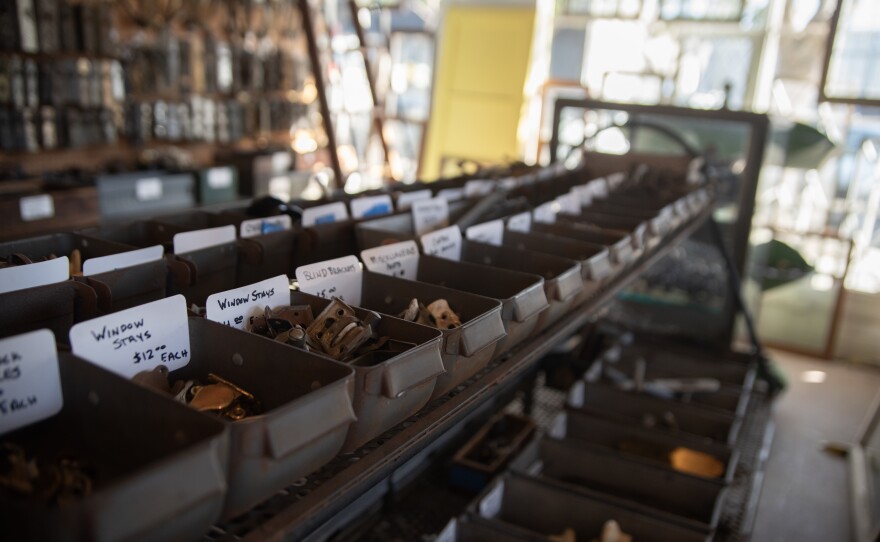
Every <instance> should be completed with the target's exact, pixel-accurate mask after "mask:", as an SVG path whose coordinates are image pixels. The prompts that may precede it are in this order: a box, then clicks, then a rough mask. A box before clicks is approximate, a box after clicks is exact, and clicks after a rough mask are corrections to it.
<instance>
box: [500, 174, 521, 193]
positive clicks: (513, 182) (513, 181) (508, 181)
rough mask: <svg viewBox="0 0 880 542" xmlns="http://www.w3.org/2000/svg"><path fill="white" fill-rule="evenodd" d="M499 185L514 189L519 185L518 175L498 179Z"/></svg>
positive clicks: (505, 188)
mask: <svg viewBox="0 0 880 542" xmlns="http://www.w3.org/2000/svg"><path fill="white" fill-rule="evenodd" d="M498 186H500V187H501V188H503V189H504V190H513V189H514V188H516V187H518V186H519V180H518V179H517V178H516V177H505V178H504V179H501V180H500V181H498Z"/></svg>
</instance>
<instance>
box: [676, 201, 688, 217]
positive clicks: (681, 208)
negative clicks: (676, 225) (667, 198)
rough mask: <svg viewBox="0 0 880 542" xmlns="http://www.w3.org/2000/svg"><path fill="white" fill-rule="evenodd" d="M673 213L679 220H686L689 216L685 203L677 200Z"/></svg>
mask: <svg viewBox="0 0 880 542" xmlns="http://www.w3.org/2000/svg"><path fill="white" fill-rule="evenodd" d="M674 205H675V212H676V214H678V216H680V217H681V218H685V219H686V218H688V217H689V216H691V213H690V209H689V208H688V205H687V202H686V201H685V200H683V199H679V200H676V201H675V204H674Z"/></svg>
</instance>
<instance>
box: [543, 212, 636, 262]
mask: <svg viewBox="0 0 880 542" xmlns="http://www.w3.org/2000/svg"><path fill="white" fill-rule="evenodd" d="M532 231H533V232H534V233H547V234H550V235H556V236H559V237H566V238H569V239H577V240H578V241H586V242H588V243H593V244H595V245H600V246H603V247H606V248H607V249H608V253H609V256H610V257H609V260H610V261H611V263H612V265H613V267H614V272H615V274H616V273H619V272H620V271H622V270H623V268H625V267H627V266H628V265H630V264H631V263H633V262H634V261H635V260H636V259H637V258H638V257H639V255H640V254H639V251H638V250H637V249H636V248H635V247H634V245H633V240H632V236H631V235H630V234H627V233H623V232H617V231H614V230H601V229H598V228H594V227H591V226H586V225H583V224H574V223H560V224H541V223H533V224H532Z"/></svg>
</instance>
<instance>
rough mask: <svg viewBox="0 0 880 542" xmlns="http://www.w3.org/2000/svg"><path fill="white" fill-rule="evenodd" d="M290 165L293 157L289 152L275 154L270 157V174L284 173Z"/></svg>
mask: <svg viewBox="0 0 880 542" xmlns="http://www.w3.org/2000/svg"><path fill="white" fill-rule="evenodd" d="M292 163H293V156H291V154H290V153H289V152H276V153H274V154H273V155H272V172H273V173H284V172H285V171H287V170H289V169H290V165H291V164H292Z"/></svg>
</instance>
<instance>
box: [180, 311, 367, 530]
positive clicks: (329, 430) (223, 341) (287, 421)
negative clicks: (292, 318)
mask: <svg viewBox="0 0 880 542" xmlns="http://www.w3.org/2000/svg"><path fill="white" fill-rule="evenodd" d="M189 336H190V348H191V351H192V358H191V359H190V362H189V363H188V364H187V365H186V366H185V367H182V368H181V369H178V370H176V371H172V372H171V373H170V379H171V381H172V382H173V381H175V380H179V379H184V380H188V379H194V378H195V379H204V378H205V377H207V375H208V373H214V374H216V375H218V376H220V377H222V378H225V379H227V380H229V381H230V382H233V383H235V384H236V385H238V386H240V387H242V388H243V389H245V390H247V391H249V392H251V393H253V394H254V396H255V397H256V398H257V399H258V400H259V401H260V402H261V403H262V405H263V408H264V410H265V411H264V413H263V414H262V415H259V416H252V417H249V418H245V419H243V420H239V421H235V422H225V423H226V424H227V425H228V426H229V434H230V449H229V450H230V451H229V472H228V483H229V492H228V494H227V497H226V502H225V506H224V512H223V516H224V517H227V518H228V517H232V516H234V515H236V514H240V513H242V512H245V511H247V510H248V509H250V508H251V507H253V506H254V505H256V504H258V503H259V502H261V501H263V500H265V499H267V498H269V497H271V496H272V495H273V494H274V493H275V492H277V491H279V490H281V489H283V488H284V487H286V486H287V485H289V484H291V483H292V482H294V481H295V480H296V479H297V478H301V477H303V476H305V475H307V474H309V473H311V472H313V471H315V470H316V469H318V468H320V467H321V466H323V465H324V464H326V463H327V462H328V461H330V460H331V459H333V458H334V457H335V456H336V455H337V454H338V453H339V451H340V450H341V449H342V444H343V442H344V441H345V437H346V435H347V434H348V428H349V425H350V424H351V422H353V421H354V419H355V416H354V412H353V411H352V407H351V398H352V391H353V389H352V388H353V385H354V372H353V371H352V369H351V368H350V367H346V366H345V365H342V364H341V363H337V362H334V361H331V360H328V359H326V358H324V357H323V356H318V355H315V354H312V353H309V352H306V351H303V350H298V349H294V348H290V347H289V346H285V345H283V344H281V343H278V342H275V341H271V340H267V339H266V338H264V337H260V336H258V335H254V334H252V333H247V332H245V331H240V330H236V329H232V328H230V327H227V326H224V325H222V324H218V323H216V322H211V321H209V320H205V319H204V318H197V317H191V318H190V319H189ZM169 400H170V399H169Z"/></svg>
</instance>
